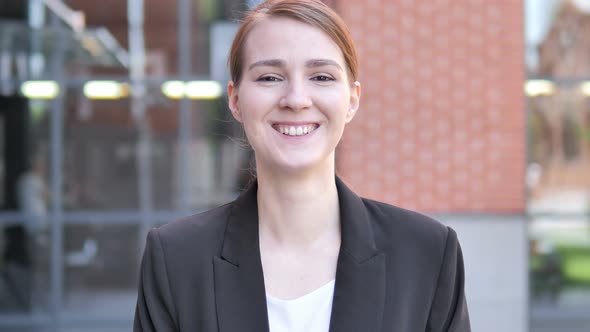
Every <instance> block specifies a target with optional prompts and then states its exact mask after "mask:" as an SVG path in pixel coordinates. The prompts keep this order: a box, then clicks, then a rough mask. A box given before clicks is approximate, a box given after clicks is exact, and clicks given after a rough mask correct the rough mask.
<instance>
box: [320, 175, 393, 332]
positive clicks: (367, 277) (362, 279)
mask: <svg viewBox="0 0 590 332" xmlns="http://www.w3.org/2000/svg"><path fill="white" fill-rule="evenodd" d="M336 185H337V188H338V199H339V201H340V218H341V224H342V225H341V232H342V243H341V246H340V253H339V256H338V265H337V268H336V285H335V288H334V299H333V304H332V317H331V320H330V332H347V331H350V332H358V331H375V332H376V331H380V330H381V322H382V319H383V310H384V305H385V287H386V280H385V275H386V270H385V254H384V253H381V252H379V251H378V250H377V247H376V245H375V240H374V237H373V233H372V229H371V226H370V224H369V218H368V215H367V211H366V208H365V205H364V204H363V202H362V200H361V199H360V197H358V196H357V195H356V194H354V193H353V192H352V191H351V190H350V189H348V188H347V187H346V185H344V183H343V182H342V181H341V180H340V179H339V178H336Z"/></svg>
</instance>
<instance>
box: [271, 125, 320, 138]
mask: <svg viewBox="0 0 590 332" xmlns="http://www.w3.org/2000/svg"><path fill="white" fill-rule="evenodd" d="M272 127H273V128H274V130H276V131H278V132H279V133H281V134H283V135H285V136H304V135H307V134H309V133H311V132H312V131H314V130H316V129H318V127H319V126H318V125H317V124H315V123H312V124H306V125H301V126H291V125H282V124H278V123H277V124H274V125H273V126H272Z"/></svg>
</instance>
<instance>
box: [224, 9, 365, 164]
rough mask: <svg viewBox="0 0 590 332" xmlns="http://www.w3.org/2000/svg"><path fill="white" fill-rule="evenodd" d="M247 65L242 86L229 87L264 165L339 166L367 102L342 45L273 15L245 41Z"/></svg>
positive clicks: (234, 110) (231, 101) (231, 99)
mask: <svg viewBox="0 0 590 332" xmlns="http://www.w3.org/2000/svg"><path fill="white" fill-rule="evenodd" d="M243 68H244V69H243V70H244V72H243V76H242V81H241V82H240V84H239V86H238V87H236V86H235V85H234V84H233V82H230V83H229V85H228V94H229V106H230V109H231V111H232V114H233V115H234V117H235V118H236V119H237V120H238V121H239V122H241V123H242V124H243V126H244V130H245V132H246V136H247V137H248V141H249V142H250V144H251V145H252V147H253V149H254V151H255V154H256V161H257V163H258V164H260V163H263V164H264V166H268V167H271V168H272V169H275V170H276V169H278V170H281V171H287V172H301V171H310V170H313V169H317V168H321V167H322V166H323V167H327V166H329V165H333V160H334V150H335V148H336V145H337V144H338V142H339V141H340V138H341V137H342V132H343V130H344V126H345V125H346V124H347V123H348V122H349V121H350V120H351V119H352V118H353V116H354V114H355V112H356V109H357V107H358V104H359V97H360V85H359V83H358V82H355V83H354V84H352V85H351V83H350V80H349V77H348V75H347V67H346V63H345V61H344V56H343V55H342V51H341V50H340V48H339V47H338V45H337V44H336V43H335V42H334V41H333V40H332V39H331V38H330V37H329V36H328V35H327V34H325V33H324V32H323V31H322V30H320V29H318V28H315V27H313V26H310V25H308V24H305V23H302V22H299V21H296V20H293V19H289V18H267V19H264V20H262V21H261V22H259V23H258V24H257V25H256V26H255V27H254V28H253V29H252V30H251V31H250V33H249V35H248V37H247V38H246V41H245V45H244V63H243Z"/></svg>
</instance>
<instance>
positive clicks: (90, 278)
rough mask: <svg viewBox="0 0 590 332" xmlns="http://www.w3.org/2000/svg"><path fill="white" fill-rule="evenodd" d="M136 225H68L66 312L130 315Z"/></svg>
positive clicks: (135, 272)
mask: <svg viewBox="0 0 590 332" xmlns="http://www.w3.org/2000/svg"><path fill="white" fill-rule="evenodd" d="M138 232H139V226H137V225H117V226H103V225H90V224H89V225H68V226H66V227H65V234H64V276H65V280H64V284H65V289H64V307H65V311H66V313H73V312H84V313H92V314H98V315H104V316H121V315H124V316H129V318H130V317H131V315H132V314H133V308H134V305H135V300H136V292H137V289H136V287H137V280H136V279H137V275H138V266H139V260H138V257H139V255H138V238H139V235H138Z"/></svg>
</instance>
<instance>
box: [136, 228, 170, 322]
mask: <svg viewBox="0 0 590 332" xmlns="http://www.w3.org/2000/svg"><path fill="white" fill-rule="evenodd" d="M174 317H176V313H175V309H174V303H173V301H172V293H171V292H170V283H169V279H168V272H167V270H166V261H165V259H164V251H163V249H162V244H161V242H160V237H159V235H158V230H157V229H156V228H154V229H152V230H150V232H149V233H148V236H147V241H146V246H145V251H144V253H143V258H142V261H141V269H140V275H139V289H138V295H137V306H136V309H135V320H134V322H133V331H134V332H155V331H157V332H168V331H177V330H178V329H177V328H176V326H175V322H174Z"/></svg>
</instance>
